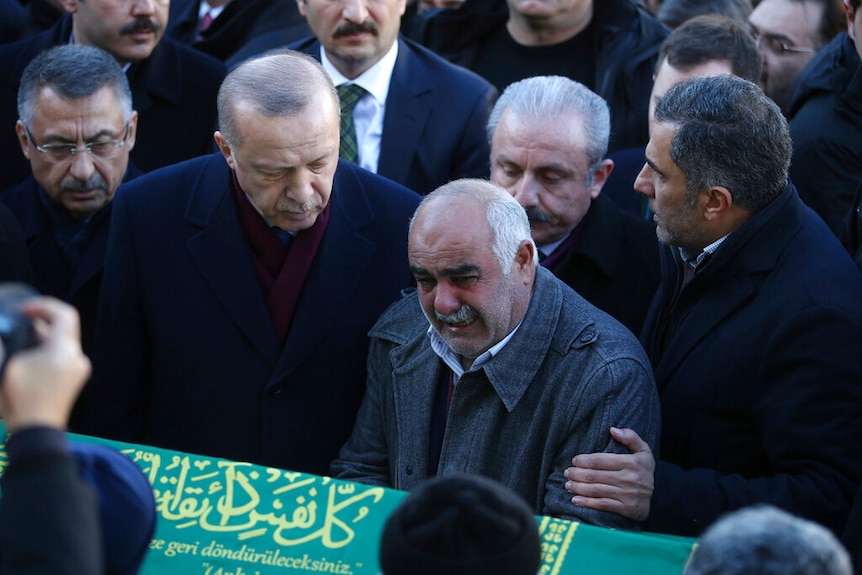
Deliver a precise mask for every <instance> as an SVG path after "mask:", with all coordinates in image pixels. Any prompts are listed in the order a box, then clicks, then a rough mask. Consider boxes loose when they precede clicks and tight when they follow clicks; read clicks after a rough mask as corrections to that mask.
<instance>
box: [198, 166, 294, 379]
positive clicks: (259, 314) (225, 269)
mask: <svg viewBox="0 0 862 575" xmlns="http://www.w3.org/2000/svg"><path fill="white" fill-rule="evenodd" d="M230 186H231V183H230V168H228V166H227V164H226V163H225V161H224V159H223V158H222V157H221V155H220V154H216V155H213V156H211V157H210V160H209V162H208V164H207V165H206V166H205V167H204V168H203V169H202V170H201V176H200V179H199V180H198V182H196V184H195V186H194V191H193V192H192V196H191V199H190V201H189V208H188V211H187V213H186V217H187V220H188V222H189V223H190V224H191V225H193V226H196V227H200V231H199V232H197V233H196V234H192V235H191V236H190V237H189V239H188V241H187V242H186V248H187V249H188V250H189V254H190V256H191V258H192V261H194V263H195V265H196V266H197V268H198V270H199V271H200V273H201V275H202V276H203V278H204V280H205V282H206V284H207V286H208V287H209V289H210V290H211V291H212V292H213V294H214V295H215V297H216V298H217V299H218V300H219V302H221V304H222V308H223V309H224V311H225V313H227V314H228V315H229V316H231V318H232V319H233V321H234V323H235V324H236V325H237V327H238V328H239V330H240V331H241V332H242V334H243V335H244V336H245V337H246V338H247V339H248V340H249V341H251V342H252V344H253V345H254V346H255V347H256V348H257V349H258V351H259V352H260V353H261V355H262V356H263V357H264V358H265V359H266V360H267V361H268V362H269V363H270V364H271V365H274V364H275V362H276V360H277V358H278V352H279V349H278V348H279V343H278V338H277V337H276V335H275V329H274V328H273V326H272V320H271V319H270V317H269V312H267V309H266V304H265V303H264V301H263V295H262V293H261V289H260V283H259V282H258V279H257V274H256V272H255V270H254V263H253V262H252V256H251V253H250V252H249V250H248V248H247V247H246V240H245V237H244V235H243V232H242V228H241V227H240V223H239V217H238V216H237V213H236V206H235V204H234V200H233V197H232V195H231V190H230ZM214 190H218V191H214Z"/></svg>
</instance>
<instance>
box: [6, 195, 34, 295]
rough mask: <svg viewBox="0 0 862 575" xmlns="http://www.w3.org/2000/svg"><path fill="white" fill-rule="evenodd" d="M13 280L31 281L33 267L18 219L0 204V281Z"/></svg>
mask: <svg viewBox="0 0 862 575" xmlns="http://www.w3.org/2000/svg"><path fill="white" fill-rule="evenodd" d="M13 281H17V282H25V283H33V269H32V268H31V267H30V256H29V254H28V253H27V246H26V245H25V244H24V234H23V233H22V232H21V225H20V224H19V223H18V219H17V218H16V217H15V214H13V213H12V212H11V211H10V210H9V208H7V207H6V206H4V205H2V204H0V282H13Z"/></svg>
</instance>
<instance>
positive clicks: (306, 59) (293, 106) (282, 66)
mask: <svg viewBox="0 0 862 575" xmlns="http://www.w3.org/2000/svg"><path fill="white" fill-rule="evenodd" d="M321 97H324V98H326V97H329V98H330V100H331V101H332V105H333V106H335V110H336V114H337V113H338V111H339V110H340V107H339V104H338V93H337V92H336V91H335V87H334V86H333V85H332V80H330V79H329V76H328V75H327V74H326V72H325V71H324V70H323V67H322V66H321V65H320V63H319V62H318V61H317V60H315V59H314V58H312V57H311V56H308V55H306V54H303V53H301V52H294V51H293V50H273V51H270V52H267V53H265V54H263V55H262V56H259V57H257V58H252V59H250V60H246V61H245V62H243V63H242V64H241V65H240V66H239V67H238V68H236V69H235V70H234V71H233V72H231V73H230V74H228V75H227V77H226V78H225V79H224V82H222V85H221V88H219V92H218V121H219V129H220V131H221V133H222V136H224V138H225V140H227V142H228V143H229V144H231V145H232V146H236V145H238V144H239V143H240V142H239V132H238V131H237V127H236V123H235V121H234V108H235V107H236V105H237V103H239V102H244V103H247V104H251V105H252V106H253V107H254V109H255V111H256V112H257V113H259V114H262V115H264V116H266V117H268V118H274V117H281V116H293V115H295V114H297V113H299V112H301V111H303V110H305V109H306V108H307V107H308V106H309V105H310V104H311V103H312V102H315V104H317V103H318V102H319V99H320V98H321Z"/></svg>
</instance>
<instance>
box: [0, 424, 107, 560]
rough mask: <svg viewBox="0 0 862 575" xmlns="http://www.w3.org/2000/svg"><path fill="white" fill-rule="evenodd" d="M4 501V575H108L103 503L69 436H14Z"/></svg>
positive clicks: (0, 544)
mask: <svg viewBox="0 0 862 575" xmlns="http://www.w3.org/2000/svg"><path fill="white" fill-rule="evenodd" d="M7 449H8V454H9V467H8V468H7V469H6V472H5V473H4V475H3V480H2V485H3V497H2V498H0V559H2V560H0V571H2V572H3V573H6V574H12V575H14V574H21V573H26V574H28V575H41V574H45V575H100V574H102V573H105V572H106V571H105V565H104V564H105V560H104V557H103V550H102V531H101V525H100V518H99V502H98V499H97V497H96V494H95V493H94V491H93V489H92V487H91V486H90V485H89V483H88V481H87V480H86V479H84V477H82V475H81V470H80V469H79V467H78V465H77V462H76V461H75V458H74V457H73V456H72V454H71V453H69V450H68V447H67V446H66V440H65V437H64V435H63V433H62V432H61V431H59V430H56V429H49V428H44V427H30V428H26V429H22V430H20V431H19V432H17V433H15V435H14V437H13V436H10V437H9V441H8V443H7Z"/></svg>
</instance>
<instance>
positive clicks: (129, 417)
mask: <svg viewBox="0 0 862 575" xmlns="http://www.w3.org/2000/svg"><path fill="white" fill-rule="evenodd" d="M860 3H862V0H759V1H757V0H755V1H749V0H650V1H644V2H638V1H636V0H419V1H416V0H412V1H410V0H296V2H293V1H291V0H173V1H172V0H0V158H2V159H0V281H18V282H25V283H29V284H32V285H33V286H34V287H35V288H36V290H38V291H39V292H40V293H42V294H45V295H48V296H52V297H54V298H57V299H59V300H63V301H65V302H67V303H68V304H71V305H72V306H74V308H76V310H77V312H78V315H79V317H80V337H78V336H77V332H78V327H77V321H73V320H70V319H68V317H67V315H68V313H69V311H70V310H71V308H68V309H67V308H65V307H62V304H60V303H59V302H56V301H55V300H44V301H42V303H41V304H35V305H34V306H33V307H31V308H28V312H27V313H28V314H30V315H31V316H33V317H34V318H41V320H44V321H47V322H48V323H49V324H54V325H55V327H56V330H55V332H54V333H53V335H52V334H51V333H50V332H45V333H43V334H42V337H43V338H44V339H45V340H46V341H48V342H51V341H53V340H54V339H57V340H58V341H65V340H67V339H70V338H71V339H75V340H76V341H77V340H79V341H80V347H81V349H82V350H83V354H86V356H87V357H89V359H90V361H91V362H92V376H91V377H88V373H89V370H88V369H82V368H81V367H80V365H77V366H76V365H71V364H78V363H80V359H79V358H78V351H77V348H76V351H75V353H74V354H72V357H71V359H70V360H69V361H70V369H73V368H74V369H75V374H74V375H70V376H69V377H61V376H59V375H57V374H56V373H54V372H45V373H46V375H52V374H53V375H52V376H56V377H58V378H60V379H61V383H63V385H64V389H66V390H67V391H66V392H64V393H65V394H66V397H68V399H69V401H68V402H67V403H68V405H67V406H66V405H61V406H59V407H58V408H57V409H56V417H54V418H53V419H51V420H50V421H49V422H44V421H36V422H35V423H33V424H27V423H26V422H25V423H24V424H23V427H24V428H26V427H28V426H29V427H34V428H35V432H36V433H35V435H33V434H30V436H31V437H35V438H36V439H35V440H29V441H26V442H25V439H26V438H27V437H28V435H27V434H23V433H22V434H21V439H17V438H16V441H15V442H14V443H12V444H11V447H10V456H12V455H15V456H16V457H19V458H20V457H23V458H24V459H26V457H28V456H27V455H26V454H27V449H25V447H27V445H28V444H29V443H33V445H35V448H33V449H35V451H36V453H37V454H38V453H42V454H46V453H47V454H49V455H50V456H51V458H49V459H50V461H49V460H48V459H45V458H44V457H43V460H41V463H42V464H44V465H45V468H46V469H48V471H46V472H45V473H49V472H50V473H52V474H53V475H52V477H55V478H58V480H62V479H63V474H64V473H67V472H68V469H69V466H70V465H72V464H73V462H74V458H70V457H69V455H68V453H67V451H68V450H67V449H66V448H65V446H64V445H63V443H62V442H61V441H60V440H59V439H58V437H57V434H58V433H59V431H58V430H60V429H63V428H64V427H65V426H66V424H67V421H68V426H69V428H70V429H71V430H73V431H77V432H81V433H86V434H92V435H97V436H100V437H105V438H109V439H115V440H120V441H126V442H133V443H142V444H148V445H154V446H157V447H162V448H168V449H175V450H180V451H187V452H191V453H198V454H202V455H208V456H215V457H224V458H229V459H234V460H240V461H248V462H252V463H257V464H262V465H267V466H272V467H279V468H284V469H290V470H293V471H299V472H304V473H313V474H319V475H329V474H331V475H332V476H335V477H339V478H342V479H350V480H354V481H359V482H363V483H368V484H373V485H382V486H386V487H392V488H397V489H403V490H407V491H411V492H415V494H416V495H417V497H418V496H419V495H420V494H424V496H426V497H428V496H429V494H432V493H435V492H434V491H433V488H431V489H429V488H428V487H427V485H428V481H429V480H432V479H435V478H436V479H438V480H439V479H446V478H449V479H452V481H451V482H450V483H449V484H447V485H446V488H445V489H444V491H442V492H438V493H436V494H435V495H434V497H435V498H437V497H444V496H445V495H446V494H447V493H449V492H450V491H455V490H458V489H465V490H474V491H475V493H474V495H472V496H471V497H473V498H474V499H476V500H477V501H479V500H481V501H485V499H483V498H486V499H487V501H489V502H490V501H493V500H494V498H495V497H501V493H508V494H510V495H512V496H513V497H519V498H520V499H523V506H521V504H520V502H519V503H518V505H516V506H515V508H513V509H508V508H503V507H498V509H497V511H498V512H499V513H501V515H502V514H506V513H511V514H513V515H512V517H517V516H518V514H519V513H520V514H521V516H523V513H524V512H525V510H526V511H528V512H530V513H533V514H536V515H553V516H556V517H562V518H567V519H575V520H578V521H583V522H586V523H591V524H595V525H600V526H608V527H614V528H621V529H629V530H647V531H654V532H661V533H670V534H676V535H687V536H693V537H698V536H701V535H703V534H704V532H706V535H705V536H704V542H703V546H702V548H701V549H700V550H699V551H698V553H697V554H696V555H695V557H694V558H693V560H692V562H691V565H689V571H688V572H690V573H692V574H695V575H697V574H707V573H746V572H749V571H746V570H745V569H747V568H749V567H750V565H751V564H752V561H755V559H752V557H755V556H756V557H759V558H760V559H758V560H760V561H761V562H762V564H763V565H764V566H765V565H770V566H771V567H770V569H774V572H775V573H791V571H789V570H787V569H789V568H787V567H786V565H785V564H782V563H780V562H778V560H777V559H776V562H774V563H770V561H772V559H768V558H767V557H766V556H765V552H759V551H757V550H756V549H755V546H756V545H762V546H763V547H764V548H767V547H769V546H774V545H791V544H792V543H790V542H791V541H795V540H797V539H799V540H802V539H807V540H809V541H811V542H812V545H813V548H815V550H814V551H811V554H812V556H814V555H816V556H817V558H818V559H817V561H821V563H817V562H816V561H814V560H812V561H813V562H811V563H810V565H814V567H811V568H810V570H809V571H799V573H800V574H802V573H809V572H810V573H835V574H844V573H849V572H850V571H849V570H850V563H849V562H848V561H847V557H846V556H845V555H843V553H844V551H843V550H841V548H840V547H839V546H838V544H837V540H838V539H841V540H842V541H843V543H844V546H845V547H846V549H847V550H848V551H849V552H850V555H851V556H852V557H853V560H854V561H855V564H856V570H857V571H856V572H857V573H862V443H860V442H859V441H858V438H859V437H862V363H860V362H859V357H862V273H860V270H862V6H860ZM856 36H860V37H859V38H856ZM45 301H47V303H45ZM40 306H41V307H40ZM54 306H60V307H54ZM43 316H44V317H43ZM70 322H72V323H71V324H70ZM43 331H44V330H43ZM76 345H77V344H76ZM854 350H855V351H854ZM37 357H38V356H37ZM73 360H74V361H73ZM4 361H5V360H4ZM85 372H86V373H85ZM25 375H27V373H26V372H24V375H22V376H20V377H22V378H24V376H25ZM9 377H12V375H9ZM25 379H26V378H25ZM84 379H89V382H88V384H87V385H86V387H84V390H83V392H81V394H80V397H78V398H77V400H75V397H76V396H77V393H78V388H79V387H80V382H82V381H83V380H84ZM15 389H16V387H15V386H13V387H12V390H13V391H10V392H4V393H6V394H12V395H11V396H10V397H9V398H6V397H4V396H3V395H2V394H0V402H2V404H0V413H2V415H3V416H4V419H5V420H6V421H7V422H8V421H9V414H10V413H13V414H14V412H10V411H9V409H10V408H9V407H8V406H7V400H11V401H12V404H14V402H15V400H16V396H15V395H14V394H15V393H16V392H15V391H14V390H15ZM19 401H20V400H19ZM73 401H74V409H72V402H73ZM11 421H12V426H10V429H11V428H12V427H14V428H16V429H21V428H22V424H17V423H16V422H15V418H14V415H12V420H11ZM16 444H17V446H19V447H16ZM20 446H25V447H20ZM28 449H29V447H28ZM18 453H24V454H25V455H24V456H21V455H17V454H18ZM106 457H107V456H106ZM10 458H11V457H10ZM19 468H20V466H19ZM10 475H11V477H12V479H11V480H8V481H16V480H17V481H18V482H19V483H20V482H21V479H16V478H19V477H20V476H18V475H16V474H15V473H14V472H13V473H11V474H10ZM476 477H482V478H484V479H482V480H479V483H477V484H473V483H471V481H470V479H471V478H474V479H475V478H476ZM66 479H68V478H66ZM133 479H134V480H136V479H137V478H136V476H135V477H133ZM485 480H488V481H489V482H490V483H482V482H483V481H485ZM129 481H132V479H130V480H129ZM137 488H140V485H138V486H137ZM70 489H73V490H75V491H76V492H80V493H81V497H82V498H83V499H84V500H86V499H88V498H90V499H92V497H93V491H92V489H93V488H88V487H87V486H81V485H73V486H72V487H71V488H70ZM4 490H5V486H4ZM501 490H505V491H501ZM95 493H96V494H97V495H98V494H99V489H98V486H96V487H95ZM441 493H442V495H441ZM3 500H4V502H5V501H6V500H7V498H6V497H5V496H4V498H3ZM440 501H441V503H440V504H439V505H440V506H442V507H445V506H446V505H450V504H449V503H446V502H445V498H444V499H440ZM407 502H412V505H414V507H415V508H416V509H425V510H426V511H427V508H424V507H422V505H423V504H424V505H426V506H427V505H428V504H427V503H423V502H422V500H421V499H415V500H414V499H408V500H407ZM407 502H405V505H408V503H407ZM85 503H86V501H85ZM482 505H489V506H492V507H493V506H496V505H497V504H495V503H487V502H486V503H483V504H482ZM4 506H5V503H4ZM519 506H520V507H519ZM753 506H754V507H753ZM756 506H760V507H756ZM521 507H523V509H522V508H521ZM748 508H751V509H748ZM743 509H748V510H746V511H740V510H743ZM0 512H2V513H4V514H5V513H6V511H4V510H3V509H2V508H0ZM76 512H78V511H76ZM79 512H81V513H85V514H89V515H88V517H89V519H87V521H88V522H94V523H98V522H99V518H98V517H95V516H92V513H91V512H90V511H86V510H83V511H79ZM19 513H20V511H19ZM728 514H732V515H730V516H728ZM788 514H789V515H788ZM468 515H469V514H467V513H466V512H465V515H464V516H465V517H467V516H468ZM396 517H399V516H398V515H397V514H396ZM512 517H510V518H509V519H507V521H509V523H510V524H511V522H512V521H514V519H512ZM734 517H735V519H734ZM722 518H725V519H722ZM398 520H400V521H404V517H400V519H398ZM411 520H412V519H411ZM418 520H422V519H421V514H420V519H417V521H418ZM8 521H9V520H8V519H7V517H6V516H5V515H4V516H0V528H2V532H0V539H2V538H3V537H5V535H4V533H8V532H9V529H8V528H6V527H5V526H6V525H7V522H8ZM146 521H150V519H146ZM518 521H520V520H518ZM734 521H736V523H734ZM716 522H718V523H717V524H716ZM528 523H529V522H528ZM146 524H147V525H148V526H149V525H150V523H146ZM713 524H716V525H715V526H714V527H711V526H712V525H713ZM515 525H516V526H517V528H516V529H515V530H514V531H512V532H511V533H509V534H507V536H511V537H513V538H516V539H517V540H518V542H519V543H518V545H522V546H523V548H522V547H517V548H516V550H519V551H523V552H524V553H525V555H523V557H525V558H526V559H524V563H523V564H524V565H525V566H526V568H527V569H528V570H529V569H530V568H532V567H531V566H532V565H533V563H534V557H533V553H532V551H530V549H531V548H532V547H531V546H533V545H534V543H535V541H534V539H533V538H532V536H531V535H530V534H525V533H524V532H523V530H522V529H521V528H520V526H521V523H516V524H515ZM738 525H753V526H755V527H753V528H752V533H753V534H752V535H750V536H749V535H748V534H747V532H745V531H743V530H741V529H740V528H739V527H738ZM148 529H149V530H146V529H145V530H144V531H142V532H141V533H142V537H144V538H145V537H146V533H150V534H151V532H152V531H151V527H148ZM387 529H388V531H387V535H386V537H387V538H388V539H386V540H388V541H393V540H396V539H397V540H398V541H399V542H401V543H402V544H406V543H405V542H406V541H407V540H408V539H409V538H410V536H409V531H410V528H409V525H407V524H403V525H400V526H399V527H398V529H399V530H401V531H403V533H401V532H398V533H397V536H396V532H395V531H393V530H392V529H394V528H391V527H387ZM446 529H450V530H453V531H457V527H456V526H455V525H448V526H447V527H446ZM758 529H759V530H760V531H759V532H762V533H772V534H773V535H775V534H780V535H775V537H774V538H769V537H764V538H762V539H759V538H758V536H757V534H756V533H755V532H758ZM102 531H103V532H104V533H108V531H105V529H104V526H103V529H102ZM79 535H80V534H79ZM102 537H107V535H102V536H100V538H99V539H98V540H97V543H98V545H99V546H101V548H105V549H107V548H108V547H111V545H110V543H109V542H108V541H106V540H105V541H103V540H102ZM386 540H385V541H384V543H385V542H386ZM743 543H745V545H748V546H749V547H750V548H751V549H755V550H754V551H752V552H751V553H752V555H745V554H740V555H739V556H738V557H737V558H736V561H737V563H736V564H735V567H733V568H731V567H729V565H730V563H729V561H730V560H729V557H730V556H731V555H732V554H731V553H730V552H729V551H728V549H740V548H743V547H745V545H743ZM74 544H75V545H79V543H74ZM411 545H412V543H411ZM793 545H794V546H796V545H795V544H793ZM798 547H799V554H800V556H802V555H804V553H807V551H803V550H802V547H801V546H798ZM87 549H88V548H87V547H81V551H82V555H85V556H84V557H83V560H84V561H85V562H89V563H88V564H87V571H88V572H91V570H92V569H95V570H96V572H98V571H99V570H100V569H102V566H103V565H104V563H105V561H107V560H108V559H106V558H104V557H102V558H97V559H98V560H96V559H94V558H93V556H92V554H91V553H89V552H88V551H87ZM824 550H825V551H824ZM502 551H504V550H502V549H497V548H495V549H490V550H489V551H488V553H495V554H496V553H501V552H502ZM505 551H507V552H509V551H512V550H511V549H507V550H505ZM400 553H403V551H401V550H399V551H397V552H395V551H393V552H392V554H391V555H384V557H396V558H398V557H401V555H400ZM766 555H768V554H766ZM13 557H15V555H13ZM19 557H21V556H20V555H19ZM24 557H25V559H24V560H25V561H26V556H24ZM135 557H136V559H135V561H137V563H135V564H136V565H137V564H139V563H140V557H137V556H135ZM507 557H509V556H508V555H506V554H505V553H503V554H502V555H500V557H499V558H498V559H497V560H499V561H503V562H508V561H509V559H507ZM824 557H826V559H824ZM3 560H4V561H5V557H3ZM93 561H96V562H95V563H94V562H93ZM800 561H801V560H800ZM720 564H721V565H720ZM460 565H461V568H463V569H467V566H468V565H470V563H469V561H468V562H466V563H463V564H460ZM722 565H723V566H722ZM782 565H783V566H782ZM384 567H385V565H384ZM764 568H765V567H764ZM722 569H724V570H722ZM734 569H735V570H734ZM782 569H783V570H782ZM468 570H469V569H468ZM394 572H395V571H392V573H394ZM465 572H467V571H465ZM763 572H772V571H766V570H764V571H763ZM387 573H388V571H387Z"/></svg>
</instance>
